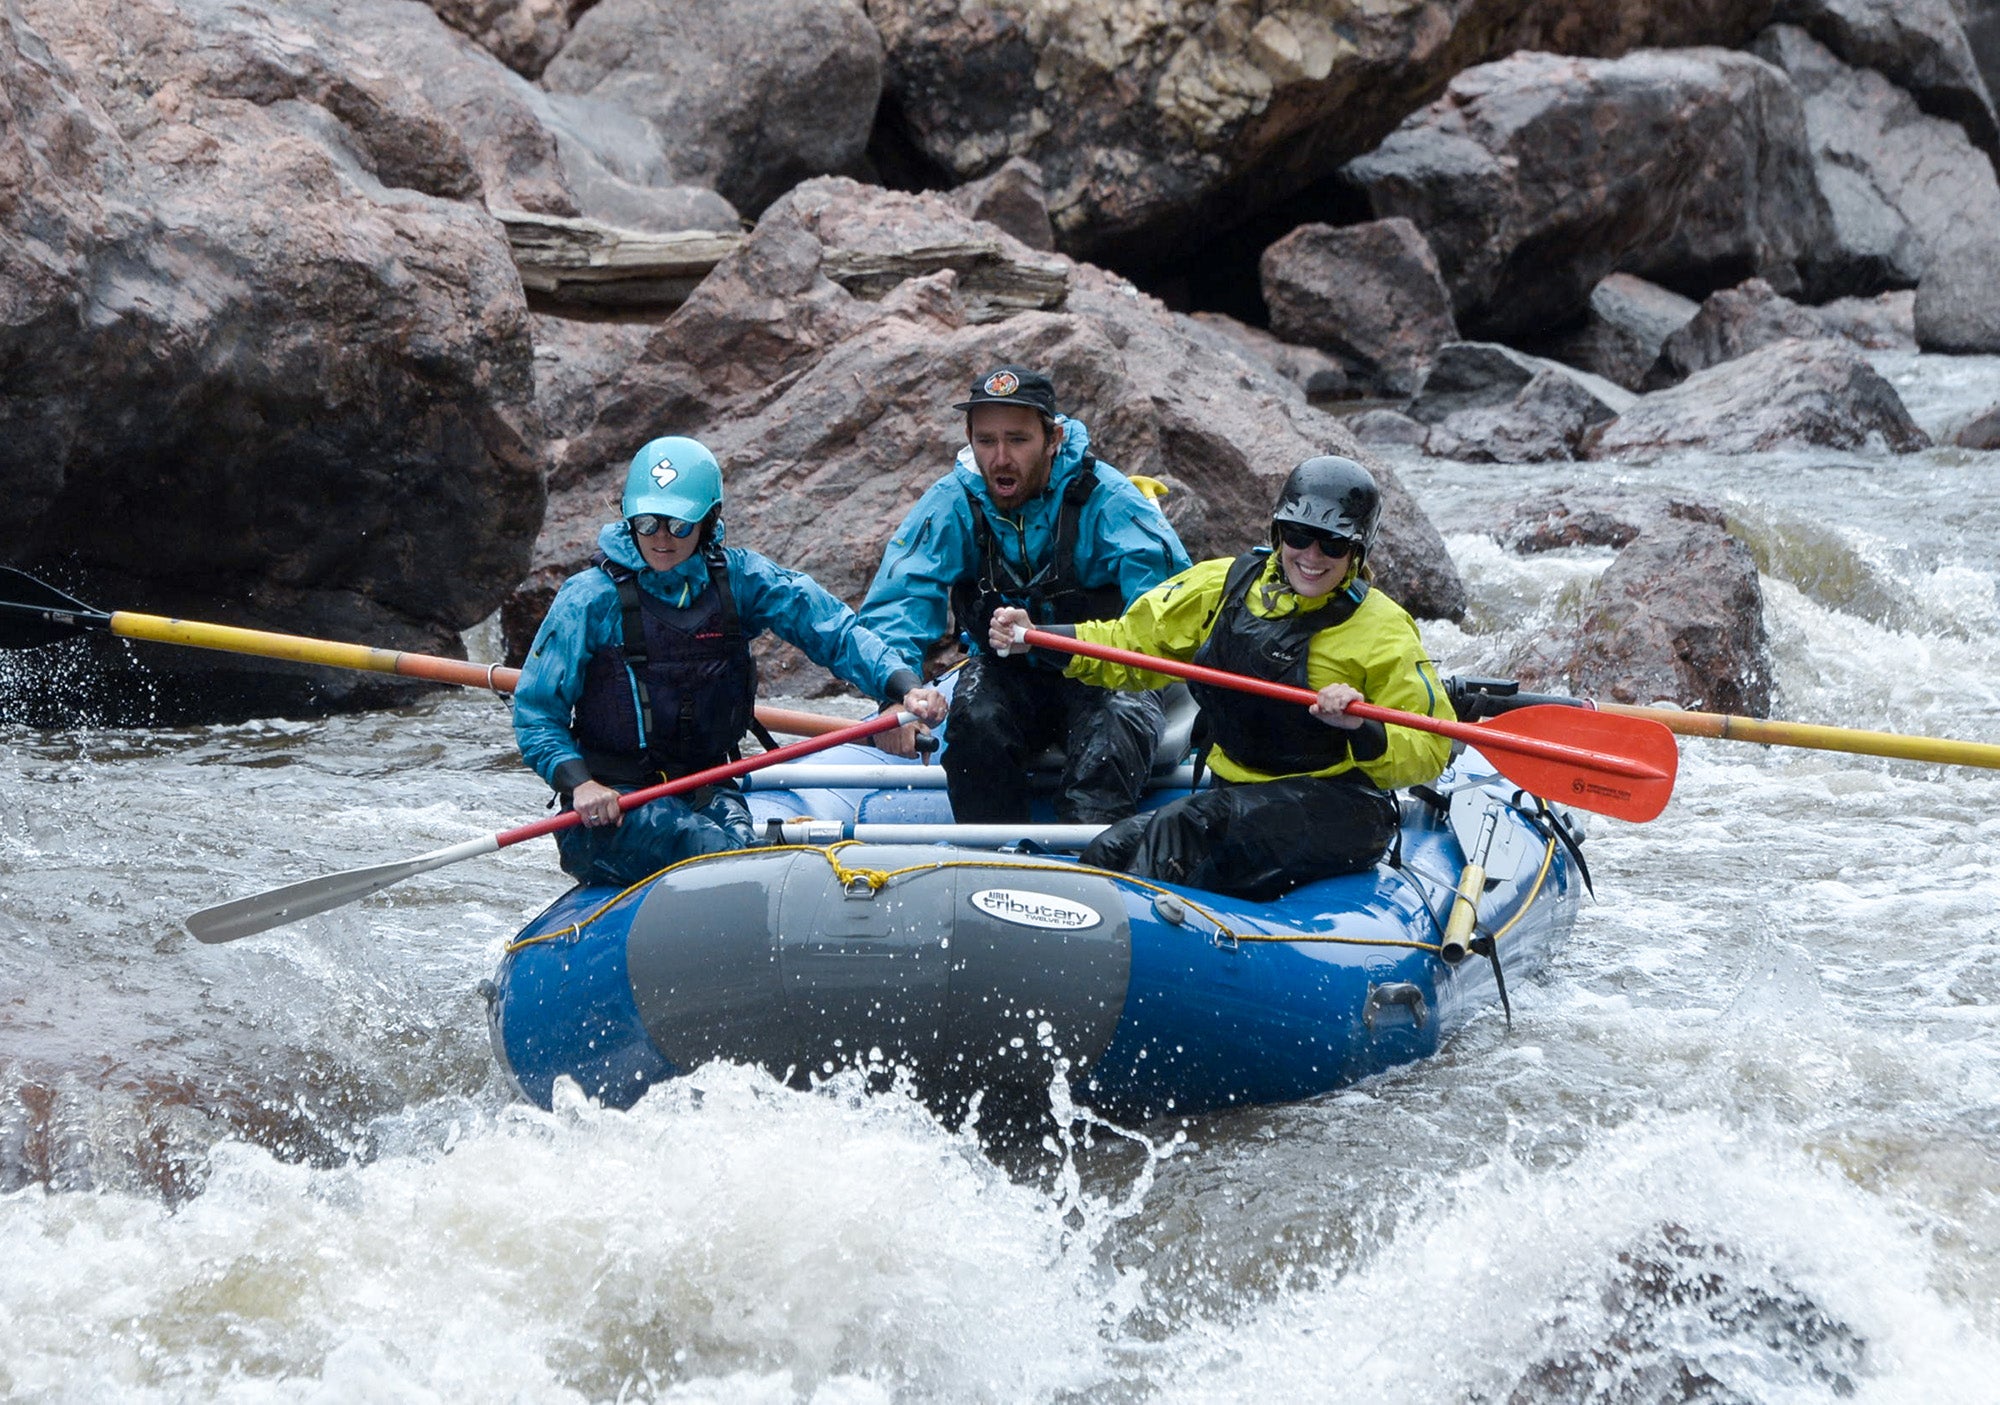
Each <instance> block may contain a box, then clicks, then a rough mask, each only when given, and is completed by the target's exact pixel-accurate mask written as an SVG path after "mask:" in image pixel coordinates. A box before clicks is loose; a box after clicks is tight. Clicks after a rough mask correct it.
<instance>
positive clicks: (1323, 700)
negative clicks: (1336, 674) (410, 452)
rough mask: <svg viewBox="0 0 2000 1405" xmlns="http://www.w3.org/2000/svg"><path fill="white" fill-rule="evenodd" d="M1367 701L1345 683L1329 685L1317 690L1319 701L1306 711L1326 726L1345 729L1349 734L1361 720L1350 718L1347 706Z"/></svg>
mask: <svg viewBox="0 0 2000 1405" xmlns="http://www.w3.org/2000/svg"><path fill="white" fill-rule="evenodd" d="M1367 701H1368V699H1367V698H1366V697H1364V696H1362V695H1361V694H1360V693H1358V692H1356V691H1355V690H1354V689H1352V688H1350V687H1348V686H1347V685H1346V684H1345V683H1329V684H1327V685H1326V686H1325V687H1324V688H1321V689H1320V690H1319V701H1318V702H1315V703H1314V704H1313V705H1312V707H1311V708H1309V709H1307V710H1308V711H1310V712H1311V713H1312V715H1313V716H1315V717H1317V718H1318V719H1319V720H1320V721H1322V722H1324V723H1326V725H1327V726H1329V727H1345V728H1346V729H1347V730H1348V731H1350V732H1351V731H1353V730H1354V729H1355V728H1356V727H1359V726H1360V725H1361V724H1362V720H1363V719H1361V718H1359V717H1353V716H1350V715H1349V714H1348V711H1347V705H1348V704H1349V703H1358V702H1367Z"/></svg>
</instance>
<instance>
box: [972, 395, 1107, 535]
mask: <svg viewBox="0 0 2000 1405" xmlns="http://www.w3.org/2000/svg"><path fill="white" fill-rule="evenodd" d="M1056 423H1057V424H1059V425H1061V426H1062V432H1063V440H1062V447H1061V448H1059V449H1057V450H1056V461H1055V463H1054V464H1052V465H1051V466H1050V468H1049V484H1048V486H1047V487H1046V488H1044V489H1042V491H1041V492H1039V493H1037V494H1036V495H1035V498H1031V499H1030V500H1029V501H1030V502H1033V501H1035V500H1036V499H1039V498H1044V497H1046V498H1060V497H1061V496H1062V491H1063V489H1064V488H1066V487H1068V486H1069V481H1070V479H1072V478H1074V477H1076V474H1077V469H1078V468H1079V467H1081V466H1082V464H1083V459H1084V455H1086V454H1088V453H1089V452H1090V431H1089V430H1088V429H1086V428H1085V427H1084V424H1083V421H1082V420H1078V419H1071V418H1069V417H1068V416H1064V417H1063V418H1061V419H1059V420H1057V421H1056ZM957 468H958V475H959V477H960V478H961V479H962V480H964V482H965V486H966V487H968V488H970V489H971V490H972V492H973V493H974V495H975V496H977V497H978V499H979V503H980V506H982V507H984V508H985V509H986V510H987V511H988V512H992V513H996V514H997V513H998V512H999V511H1000V509H999V508H997V507H995V506H994V505H993V499H992V497H991V496H989V495H988V493H987V491H986V480H985V479H984V478H982V477H981V476H980V473H979V463H978V461H977V460H976V459H974V458H973V456H972V446H971V445H970V444H968V445H966V446H965V447H964V448H963V449H960V450H959V451H958V464H957Z"/></svg>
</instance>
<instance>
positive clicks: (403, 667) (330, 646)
mask: <svg viewBox="0 0 2000 1405" xmlns="http://www.w3.org/2000/svg"><path fill="white" fill-rule="evenodd" d="M111 632H112V633H113V634H116V635H118V636H119V637H120V638H122V639H146V640H151V641H152V642H153V643H155V644H186V645H189V646H190V647H193V648H196V649H218V650H220V651H221V652H223V653H225V654H254V655H256V656H257V657H259V658H266V659H290V660H291V661H292V662H294V663H316V664H324V665H325V666H326V667H328V668H351V669H358V670H360V671H362V672H364V673H397V674H401V675H403V676H404V677H406V678H425V679H429V680H430V681H431V682H433V683H461V684H463V685H465V686H466V687H468V688H492V689H494V690H495V691H496V692H512V691H513V688H514V684H515V682H516V681H518V680H519V678H520V676H521V672H520V670H519V669H514V668H501V667H500V666H499V665H497V664H496V665H493V666H491V667H489V666H487V665H485V664H477V663H467V662H465V660H463V659H446V658H439V657H437V656H436V655H433V654H412V653H406V652H404V651H402V650H400V649H371V648H369V647H368V646H367V645H366V644H342V643H339V642H337V641H335V640H332V639H308V638H305V637H304V636H302V635H297V634H270V633H267V632H265V631H264V630H261V629H238V628H236V627H235V626H234V625H227V624H203V623H201V622H200V621H199V620H175V619H168V618H166V617H165V616H163V615H135V614H133V613H132V612H130V611H129V610H116V611H113V612H112V615H111Z"/></svg>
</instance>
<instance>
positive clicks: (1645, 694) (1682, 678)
mask: <svg viewBox="0 0 2000 1405" xmlns="http://www.w3.org/2000/svg"><path fill="white" fill-rule="evenodd" d="M1513 672H1514V673H1515V674H1516V676H1517V677H1519V678H1520V680H1521V682H1522V683H1523V685H1524V686H1527V687H1529V688H1531V689H1532V690H1534V691H1569V692H1574V693H1577V694H1580V695H1582V696H1585V697H1596V698H1603V699H1606V700H1609V701H1612V702H1620V703H1634V704H1639V705H1642V706H1643V705H1648V704H1652V703H1660V702H1664V703H1670V704H1673V705H1675V706H1679V707H1685V708H1690V709H1695V710H1699V711H1705V712H1725V713H1731V714H1735V715H1738V716H1749V717H1768V716H1769V715H1770V710H1771V654H1770V643H1769V639H1768V636H1767V634H1766V631H1765V628H1764V609H1763V590H1762V587H1761V585H1760V584H1759V582H1758V578H1757V563H1756V561H1755V560H1754V559H1753V558H1752V557H1751V555H1750V552H1749V549H1748V548H1747V547H1745V546H1744V545H1743V544H1742V543H1741V542H1739V541H1737V540H1736V539H1735V538H1734V537H1732V536H1730V535H1729V533H1728V532H1726V531H1725V530H1724V529H1723V528H1722V527H1721V526H1720V525H1718V524H1716V523H1714V522H1711V521H1705V520H1699V519H1692V518H1688V517H1681V516H1675V515H1673V514H1671V513H1668V512H1655V513H1652V514H1650V517H1649V520H1648V521H1647V522H1646V524H1645V526H1644V529H1643V530H1641V531H1640V532H1638V533H1637V534H1636V535H1635V536H1633V537H1632V538H1631V539H1630V541H1629V543H1627V544H1625V545H1623V546H1622V547H1621V549H1620V550H1619V552H1618V555H1617V557H1616V559H1614V560H1613V561H1612V563H1611V565H1610V567H1609V568H1607V569H1606V571H1605V572H1604V574H1603V575H1602V576H1601V577H1599V579H1598V583H1597V590H1596V593H1595V595H1594V597H1593V598H1592V600H1591V602H1590V605H1589V608H1588V610H1587V612H1586V613H1585V615H1584V620H1583V623H1582V626H1581V627H1580V628H1579V629H1578V630H1577V631H1576V633H1575V634H1574V635H1568V636H1563V635H1551V636H1543V637H1542V638H1539V639H1537V640H1535V641H1533V642H1532V643H1530V644H1529V645H1527V646H1526V647H1525V648H1524V650H1523V652H1522V653H1521V655H1520V656H1518V657H1517V658H1516V659H1515V660H1513Z"/></svg>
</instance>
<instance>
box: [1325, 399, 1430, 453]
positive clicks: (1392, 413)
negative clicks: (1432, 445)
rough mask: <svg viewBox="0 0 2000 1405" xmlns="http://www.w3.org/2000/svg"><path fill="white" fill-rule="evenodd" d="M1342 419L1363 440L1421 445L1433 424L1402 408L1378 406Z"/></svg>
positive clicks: (1428, 436) (1372, 442)
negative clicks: (1406, 412) (1411, 415)
mask: <svg viewBox="0 0 2000 1405" xmlns="http://www.w3.org/2000/svg"><path fill="white" fill-rule="evenodd" d="M1342 423H1343V424H1345V425H1346V426H1347V431H1348V433H1350V434H1352V435H1353V436H1354V437H1355V438H1356V439H1359V440H1360V441H1361V442H1362V443H1363V444H1400V445H1404V446H1406V447H1408V448H1413V449H1421V448H1422V447H1423V446H1424V441H1425V440H1427V439H1429V438H1430V433H1431V427H1430V426H1429V425H1427V424H1425V423H1424V422H1423V421H1422V420H1413V419H1411V418H1410V417H1409V416H1408V415H1406V414H1403V413H1402V412H1401V411H1400V410H1385V409H1382V408H1379V407H1378V408H1376V409H1372V410H1363V411H1361V412H1360V413H1359V414H1353V415H1347V416H1345V417H1344V418H1343V419H1342Z"/></svg>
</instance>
